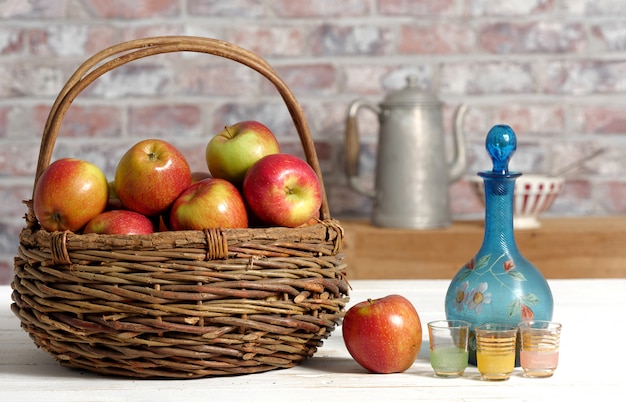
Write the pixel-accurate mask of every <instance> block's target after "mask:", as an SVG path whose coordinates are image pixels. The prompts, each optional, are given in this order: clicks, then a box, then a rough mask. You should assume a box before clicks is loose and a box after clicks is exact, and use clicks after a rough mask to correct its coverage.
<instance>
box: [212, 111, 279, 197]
mask: <svg viewBox="0 0 626 402" xmlns="http://www.w3.org/2000/svg"><path fill="white" fill-rule="evenodd" d="M279 152H280V146H279V144H278V140H276V137H275V136H274V133H272V131H271V130H270V129H269V128H267V126H265V125H263V124H262V123H259V122H258V121H253V120H247V121H241V122H239V123H236V124H233V125H231V126H229V127H226V128H224V130H222V131H221V132H219V133H218V134H216V135H215V136H213V138H211V140H210V141H209V143H208V144H207V147H206V161H207V166H208V168H209V171H210V172H211V175H212V176H213V177H218V178H221V179H225V180H228V181H230V182H231V183H233V184H235V185H236V186H239V185H241V183H242V182H243V178H244V176H245V174H246V172H247V171H248V169H250V167H251V166H252V165H253V164H254V163H255V162H256V161H258V160H259V159H261V158H262V157H264V156H266V155H271V154H276V153H279Z"/></svg>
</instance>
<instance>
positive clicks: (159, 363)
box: [11, 37, 349, 378]
mask: <svg viewBox="0 0 626 402" xmlns="http://www.w3.org/2000/svg"><path fill="white" fill-rule="evenodd" d="M179 51H192V52H200V53H207V54H212V55H216V56H220V57H225V58H228V59H231V60H234V61H236V62H239V63H242V64H244V65H246V66H248V67H250V68H252V69H254V70H256V71H257V72H259V73H260V74H262V75H263V76H265V77H266V78H267V79H268V80H269V81H270V82H272V84H274V86H275V87H276V89H277V90H278V92H279V93H280V95H281V96H282V98H283V100H284V102H285V104H286V105H287V108H288V109H289V111H290V113H291V116H292V119H293V121H294V124H295V126H296V129H297V130H298V133H299V135H300V139H301V142H302V146H303V149H304V152H305V156H306V159H307V161H308V163H309V164H310V165H311V166H312V167H313V169H314V170H315V171H316V173H317V174H318V176H319V177H320V179H322V176H321V172H320V167H319V163H318V160H317V156H316V153H315V148H314V144H313V141H312V140H311V136H310V133H309V129H308V126H307V123H306V120H305V118H304V114H303V112H302V109H301V108H300V105H299V104H298V102H297V100H296V99H295V98H294V96H293V95H292V93H291V92H290V90H289V88H287V86H286V85H285V84H284V83H283V81H282V80H281V79H280V78H279V77H278V76H277V75H276V73H275V72H274V70H273V69H272V68H271V67H270V66H269V65H268V64H267V63H266V62H265V61H264V60H263V59H261V58H259V57H258V56H256V55H255V54H253V53H251V52H248V51H246V50H244V49H242V48H240V47H238V46H235V45H233V44H230V43H227V42H223V41H219V40H214V39H208V38H197V37H157V38H147V39H140V40H135V41H130V42H125V43H121V44H118V45H115V46H112V47H110V48H108V49H105V50H103V51H101V52H99V53H97V54H96V55H94V56H93V57H91V58H89V59H88V60H86V61H85V62H84V63H83V65H81V66H80V67H79V68H78V69H77V70H76V72H75V74H74V75H73V76H72V77H71V78H70V79H69V80H68V82H67V84H66V85H65V87H64V88H63V89H62V90H61V92H60V93H59V95H58V98H57V100H56V102H55V104H54V105H53V107H52V109H51V111H50V115H49V118H48V122H47V123H46V127H45V129H44V133H43V137H42V143H41V149H40V153H39V164H38V167H37V172H36V175H35V184H36V182H37V179H38V178H39V176H40V175H41V173H42V172H43V171H44V170H45V168H46V167H47V166H48V165H49V163H50V158H51V155H52V151H53V148H54V143H55V141H56V138H57V134H58V132H59V128H60V127H61V124H62V121H63V118H64V116H65V113H66V112H67V110H68V108H69V106H70V104H71V103H72V101H73V100H74V99H75V98H76V96H78V95H79V94H80V92H81V91H82V90H83V89H85V88H86V87H87V86H88V85H89V84H90V83H92V82H93V81H94V80H96V79H97V78H98V77H100V76H101V75H102V74H104V73H106V72H108V71H110V70H112V69H114V68H116V67H118V66H120V65H123V64H125V63H128V62H130V61H133V60H136V59H139V58H142V57H148V56H151V55H155V54H160V53H166V52H179ZM322 184H323V181H322ZM322 187H323V186H322ZM25 204H26V205H27V207H28V211H27V213H26V227H25V228H24V229H23V230H22V233H21V235H20V246H19V249H18V253H17V256H16V258H15V277H14V281H13V284H12V287H13V300H14V303H13V304H12V306H11V307H12V310H13V311H14V313H15V314H16V315H17V316H18V317H19V318H20V320H21V325H22V327H23V329H24V330H25V331H26V332H28V333H29V334H30V336H31V338H32V339H33V340H34V342H35V344H36V345H37V346H38V347H40V348H41V349H43V350H45V351H47V352H49V353H50V354H52V355H53V356H54V357H55V358H56V359H57V360H58V361H59V362H60V363H61V364H62V365H65V366H69V367H76V368H80V369H85V370H89V371H93V372H97V373H102V374H107V375H120V376H125V377H137V378H199V377H208V376H219V375H234V374H245V373H256V372H262V371H267V370H272V369H276V368H286V367H292V366H294V365H296V364H298V363H299V362H301V361H303V360H304V359H306V358H308V357H310V356H312V355H313V354H314V353H315V351H316V349H317V347H319V346H320V345H321V343H322V341H323V339H325V338H326V337H328V336H329V335H330V333H331V331H332V330H333V329H334V328H335V326H336V325H337V323H338V321H339V320H340V318H341V316H342V313H343V311H344V308H345V305H346V303H347V302H348V288H349V285H348V282H347V281H346V279H345V276H344V270H345V265H344V263H343V262H342V259H343V257H342V246H343V231H342V228H341V226H340V225H339V223H338V222H337V221H336V220H334V219H332V218H331V217H330V214H329V209H328V202H327V199H326V195H325V192H323V202H322V207H321V209H320V222H319V223H318V224H316V225H312V226H307V227H301V228H295V229H291V228H281V227H270V228H249V229H207V230H204V231H170V232H159V233H155V234H151V235H127V236H123V235H98V234H75V233H72V232H54V233H50V232H46V231H44V230H42V229H41V228H40V226H39V224H38V222H37V220H36V218H35V216H34V212H33V208H32V201H26V202H25Z"/></svg>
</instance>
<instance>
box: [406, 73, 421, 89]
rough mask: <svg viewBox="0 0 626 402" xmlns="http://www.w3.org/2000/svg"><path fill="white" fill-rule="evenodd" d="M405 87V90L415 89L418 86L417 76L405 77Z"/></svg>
mask: <svg viewBox="0 0 626 402" xmlns="http://www.w3.org/2000/svg"><path fill="white" fill-rule="evenodd" d="M405 79H406V87H407V88H415V87H417V84H418V81H419V80H418V78H417V75H414V74H411V75H409V76H407V77H406V78H405Z"/></svg>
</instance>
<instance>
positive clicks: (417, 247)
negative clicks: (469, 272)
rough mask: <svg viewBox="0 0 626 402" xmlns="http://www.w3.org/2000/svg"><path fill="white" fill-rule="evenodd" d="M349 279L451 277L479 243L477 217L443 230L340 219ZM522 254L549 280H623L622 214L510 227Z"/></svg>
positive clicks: (625, 242) (625, 223)
mask: <svg viewBox="0 0 626 402" xmlns="http://www.w3.org/2000/svg"><path fill="white" fill-rule="evenodd" d="M340 221H341V225H342V226H343V228H344V230H345V238H346V240H345V254H346V263H347V264H348V269H347V273H348V275H349V276H348V278H349V279H452V277H453V276H454V275H455V274H456V273H457V271H458V270H459V269H460V268H461V266H463V265H464V264H465V263H466V262H467V261H468V260H469V259H470V258H472V257H473V256H474V255H475V254H476V252H477V251H478V249H479V248H480V246H481V243H482V239H483V230H484V228H483V221H482V220H480V221H458V222H454V223H453V225H452V226H450V227H448V228H445V229H434V230H408V229H393V228H380V227H374V226H372V225H371V224H370V223H369V222H367V221H356V220H340ZM515 240H516V242H517V246H518V248H519V250H520V252H521V253H522V255H523V256H524V257H526V258H527V259H528V260H529V261H531V262H532V263H533V264H534V265H535V266H536V267H537V268H539V269H540V270H541V272H542V273H543V274H544V276H545V277H546V278H548V279H550V278H626V217H615V216H611V217H584V218H544V219H543V220H542V226H541V227H540V228H537V229H524V230H521V229H519V230H515Z"/></svg>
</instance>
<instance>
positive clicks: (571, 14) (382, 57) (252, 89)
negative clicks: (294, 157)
mask: <svg viewBox="0 0 626 402" xmlns="http://www.w3.org/2000/svg"><path fill="white" fill-rule="evenodd" d="M0 18H1V20H0V197H1V201H2V202H1V203H0V208H1V211H0V283H7V282H8V281H9V280H10V276H11V271H12V258H13V255H14V253H15V249H16V242H17V237H18V234H19V230H20V229H21V228H22V226H23V220H22V216H23V214H24V212H25V207H24V206H23V205H22V203H21V201H22V200H24V199H28V198H30V194H31V191H32V182H33V174H34V169H35V165H36V160H37V155H38V153H39V144H40V138H41V132H42V127H43V125H44V122H45V119H46V117H47V114H48V111H49V108H50V106H51V104H52V102H53V101H54V98H55V96H56V94H57V93H58V92H59V90H60V88H61V87H62V85H63V84H64V83H65V81H66V80H67V78H68V77H69V76H70V74H71V73H72V72H73V71H74V69H75V68H76V67H78V65H79V64H80V63H81V62H82V61H83V60H85V59H86V58H87V57H89V56H90V55H92V54H93V53H94V52H96V51H98V50H100V49H102V48H104V47H106V46H108V45H111V44H114V43H118V42H121V41H125V40H129V39H133V38H139V37H146V36H153V35H199V36H206V37H215V38H220V39H224V40H227V41H231V42H234V43H237V44H239V45H241V46H243V47H245V48H248V49H250V50H252V51H254V52H257V53H258V54H260V55H262V56H263V57H265V58H266V59H267V60H268V61H269V62H270V63H271V64H272V65H273V66H274V67H275V68H276V69H277V71H278V72H279V74H280V76H281V77H282V78H283V79H284V80H285V81H286V82H287V83H288V85H289V86H290V87H291V88H292V90H293V91H294V93H295V94H296V96H297V97H298V99H299V101H300V102H301V103H302V105H303V107H304V109H305V112H306V115H307V118H308V120H309V125H310V127H311V130H312V132H313V135H314V139H315V141H316V143H317V146H318V152H319V157H320V160H321V162H322V166H323V169H324V173H325V178H326V179H325V181H326V186H327V189H328V193H329V199H330V206H331V211H332V213H333V215H335V216H338V217H342V216H368V214H369V209H370V208H371V204H370V201H369V199H367V198H365V197H363V196H360V195H357V194H356V193H354V192H353V191H351V190H350V189H348V188H347V187H346V180H345V176H344V173H343V163H342V155H343V151H342V144H343V136H344V134H343V129H344V118H345V113H346V107H347V105H348V103H349V102H350V101H352V100H354V99H357V98H366V99H370V100H372V101H380V100H381V99H382V98H383V97H384V96H385V95H386V94H387V93H389V92H390V91H393V90H396V89H399V88H401V87H402V86H403V85H404V80H405V77H406V76H407V75H409V74H411V75H415V76H417V78H418V80H419V83H420V85H421V86H422V87H423V88H426V89H428V90H430V91H432V92H433V93H434V94H435V95H437V96H438V97H439V98H440V99H441V100H442V101H443V102H444V104H445V107H444V117H445V127H446V135H447V138H449V137H450V131H451V126H452V125H451V122H450V121H451V119H452V114H453V113H452V112H453V110H454V108H455V107H456V106H457V105H459V104H461V103H466V104H468V105H469V111H468V114H467V117H466V119H465V123H464V128H465V131H466V147H467V149H468V152H469V159H470V163H469V166H468V169H467V172H468V175H473V174H474V173H475V172H476V171H478V170H482V169H485V168H487V167H489V161H488V160H487V158H486V155H485V151H484V146H483V143H484V136H485V133H486V131H487V130H488V129H489V128H490V127H491V126H492V125H494V124H497V123H506V124H510V125H511V126H512V127H513V128H514V129H515V130H516V132H517V134H518V141H519V147H518V152H517V154H516V156H515V158H514V165H515V166H514V167H515V168H516V169H518V170H521V171H523V172H526V173H533V172H543V171H549V170H550V169H555V168H557V167H560V166H563V165H566V164H568V163H570V162H572V161H574V160H575V159H577V158H579V157H581V156H583V155H585V154H586V153H587V152H589V151H590V150H593V149H597V148H603V149H606V151H605V153H604V154H603V155H602V156H601V157H599V158H596V159H594V160H592V161H589V162H588V163H586V164H585V165H584V166H583V167H581V168H580V169H578V170H576V171H573V172H571V173H569V174H568V175H567V182H566V186H565V190H564V193H563V194H562V195H561V196H560V197H559V199H558V200H557V202H556V204H555V205H554V207H553V208H552V210H551V211H550V214H551V215H556V216H567V215H569V216H576V215H612V214H624V213H626V178H625V173H626V162H625V160H626V159H625V158H624V155H625V154H626V97H625V96H624V93H625V91H626V53H625V49H626V3H625V2H623V1H621V0H509V1H501V0H342V1H337V0H311V1H306V0H274V1H272V0H229V1H218V0H152V1H143V2H134V1H126V0H110V1H99V0H0ZM243 119H258V120H261V121H264V122H265V123H266V124H267V125H269V126H270V128H272V129H273V130H274V131H275V132H276V133H277V135H278V136H279V138H280V140H281V142H282V143H283V147H284V149H285V150H287V151H288V152H294V153H298V152H300V151H299V146H298V140H297V135H296V133H295V130H294V129H293V125H292V123H291V121H290V119H289V115H288V113H287V111H286V109H285V107H284V105H283V104H282V103H281V101H280V99H279V98H278V97H277V95H276V93H275V91H274V90H273V89H272V87H271V86H270V85H269V84H268V83H267V82H266V81H264V79H262V77H260V76H259V75H258V74H257V73H256V72H254V71H252V70H250V69H248V68H246V67H243V66H239V65H235V64H234V63H233V62H231V61H227V60H223V59H220V58H217V57H215V56H208V55H202V54H200V55H197V54H193V55H192V54H180V53H179V54H172V55H167V56H155V57H151V58H148V59H144V60H141V61H137V62H135V63H132V64H131V65H128V66H126V67H123V68H119V69H117V70H115V71H114V72H112V73H109V74H107V75H105V76H103V77H101V78H100V79H99V80H98V81H96V83H94V84H93V85H92V86H91V87H89V88H87V90H85V92H84V93H83V94H81V96H80V97H79V98H78V99H77V100H76V102H75V103H74V104H73V105H72V107H71V109H70V112H69V113H68V115H67V116H66V118H65V120H64V124H63V127H62V130H61V136H60V137H59V139H58V141H57V143H56V145H55V153H54V158H59V157H65V156H75V157H79V158H83V159H87V160H90V161H92V162H93V163H95V164H97V165H99V166H100V167H102V168H103V169H104V170H105V172H106V173H107V175H109V176H110V177H111V176H112V175H113V171H114V168H115V164H116V161H117V159H118V158H119V157H120V156H121V154H122V153H123V152H124V151H125V150H126V148H127V147H129V146H130V145H132V144H133V143H135V142H136V141H138V140H139V139H143V138H146V137H149V136H158V137H161V138H164V139H168V140H170V141H172V142H173V143H175V144H176V145H178V146H179V147H180V148H181V149H182V150H183V151H184V152H185V154H186V155H187V157H188V158H189V160H190V162H191V164H192V165H193V168H194V170H200V169H205V165H204V153H203V150H204V146H205V144H206V141H207V139H208V138H209V136H210V135H212V134H213V133H215V132H216V130H219V129H220V127H222V126H224V125H225V124H230V123H233V122H235V121H237V120H243ZM360 122H361V135H362V142H363V155H362V161H361V163H362V170H363V175H364V178H363V180H365V181H368V180H371V179H372V176H373V169H374V165H375V154H376V142H377V123H376V119H375V118H374V116H372V115H369V114H368V113H362V116H360ZM450 194H451V200H452V201H451V203H452V209H453V212H454V214H455V216H456V217H459V218H463V217H472V216H480V214H481V206H480V204H479V202H478V200H477V199H476V198H475V197H474V195H473V194H472V193H471V191H470V189H469V187H468V185H467V183H466V182H465V181H464V180H461V181H458V182H456V183H454V184H453V185H452V186H451V187H450Z"/></svg>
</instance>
